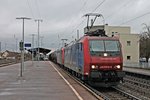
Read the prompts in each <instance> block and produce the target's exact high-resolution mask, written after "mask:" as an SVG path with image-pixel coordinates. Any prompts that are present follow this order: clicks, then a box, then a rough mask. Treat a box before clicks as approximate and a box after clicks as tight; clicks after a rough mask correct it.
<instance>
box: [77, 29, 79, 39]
mask: <svg viewBox="0 0 150 100" xmlns="http://www.w3.org/2000/svg"><path fill="white" fill-rule="evenodd" d="M78 39H79V30H77V40H78Z"/></svg>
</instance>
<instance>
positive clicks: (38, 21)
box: [35, 19, 43, 62]
mask: <svg viewBox="0 0 150 100" xmlns="http://www.w3.org/2000/svg"><path fill="white" fill-rule="evenodd" d="M42 21H43V20H42V19H36V20H35V22H37V23H38V62H39V58H40V50H39V48H40V47H39V39H40V22H42Z"/></svg>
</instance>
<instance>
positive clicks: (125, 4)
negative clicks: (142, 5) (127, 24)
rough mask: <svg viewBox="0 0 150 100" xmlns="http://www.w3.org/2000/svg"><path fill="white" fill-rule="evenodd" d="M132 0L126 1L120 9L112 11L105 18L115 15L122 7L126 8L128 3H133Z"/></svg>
mask: <svg viewBox="0 0 150 100" xmlns="http://www.w3.org/2000/svg"><path fill="white" fill-rule="evenodd" d="M132 1H134V0H132ZM132 1H131V0H128V1H127V2H125V3H124V4H123V5H122V6H120V7H119V8H118V11H114V12H112V13H111V14H109V15H108V16H107V17H106V18H105V20H106V19H108V18H110V17H111V16H113V15H114V14H116V13H118V12H119V11H120V10H121V9H122V8H124V7H125V6H127V5H128V4H129V3H131V2H132Z"/></svg>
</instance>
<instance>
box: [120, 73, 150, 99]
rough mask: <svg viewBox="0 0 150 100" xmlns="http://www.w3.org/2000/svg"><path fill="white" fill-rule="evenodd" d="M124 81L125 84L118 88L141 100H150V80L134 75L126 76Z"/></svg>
mask: <svg viewBox="0 0 150 100" xmlns="http://www.w3.org/2000/svg"><path fill="white" fill-rule="evenodd" d="M124 81H125V83H123V84H120V85H119V86H118V87H119V88H120V89H122V90H123V91H128V92H129V93H130V94H132V95H134V96H136V97H138V98H140V99H141V100H150V92H149V91H150V85H149V84H150V80H147V79H144V78H139V77H137V76H133V75H132V76H131V75H126V77H125V78H124Z"/></svg>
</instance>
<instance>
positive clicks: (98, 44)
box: [90, 40, 120, 56]
mask: <svg viewBox="0 0 150 100" xmlns="http://www.w3.org/2000/svg"><path fill="white" fill-rule="evenodd" d="M103 53H108V56H117V55H119V54H120V45H119V41H117V40H90V54H91V55H93V56H103Z"/></svg>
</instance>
